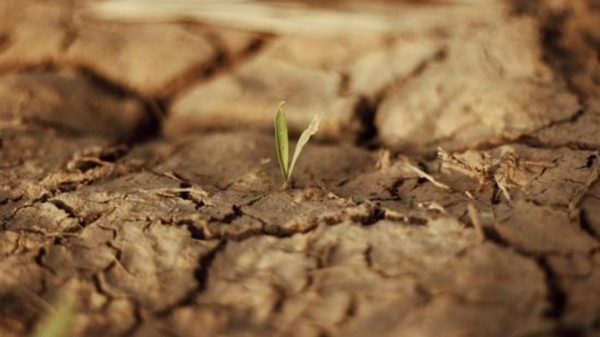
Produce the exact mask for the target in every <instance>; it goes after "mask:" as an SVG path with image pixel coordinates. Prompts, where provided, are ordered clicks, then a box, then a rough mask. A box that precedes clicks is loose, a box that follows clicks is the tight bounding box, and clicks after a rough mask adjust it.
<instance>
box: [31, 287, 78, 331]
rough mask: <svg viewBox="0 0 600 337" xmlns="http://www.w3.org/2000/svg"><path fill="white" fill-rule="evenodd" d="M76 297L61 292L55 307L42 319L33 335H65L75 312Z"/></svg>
mask: <svg viewBox="0 0 600 337" xmlns="http://www.w3.org/2000/svg"><path fill="white" fill-rule="evenodd" d="M75 306H76V298H75V295H74V294H72V293H70V292H65V293H63V294H62V296H61V298H60V300H59V303H58V304H57V306H56V308H55V309H54V310H53V311H52V312H50V313H49V314H48V315H47V316H46V317H44V318H43V319H42V321H41V322H40V324H39V325H38V326H37V327H36V329H35V332H34V334H33V337H66V336H68V333H69V328H70V325H71V321H72V320H73V315H74V314H75Z"/></svg>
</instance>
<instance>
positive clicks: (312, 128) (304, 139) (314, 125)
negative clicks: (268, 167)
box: [288, 115, 321, 177]
mask: <svg viewBox="0 0 600 337" xmlns="http://www.w3.org/2000/svg"><path fill="white" fill-rule="evenodd" d="M320 124H321V115H315V116H314V117H313V119H312V121H311V122H310V125H308V127H307V128H306V130H304V131H303V132H302V134H301V135H300V139H298V144H296V148H295V149H294V157H293V158H292V165H291V166H290V170H289V172H288V177H291V176H292V171H293V170H294V166H296V161H297V160H298V157H299V156H300V152H302V149H303V148H304V145H306V143H308V140H309V139H310V137H311V136H312V135H314V134H315V133H317V131H319V125H320Z"/></svg>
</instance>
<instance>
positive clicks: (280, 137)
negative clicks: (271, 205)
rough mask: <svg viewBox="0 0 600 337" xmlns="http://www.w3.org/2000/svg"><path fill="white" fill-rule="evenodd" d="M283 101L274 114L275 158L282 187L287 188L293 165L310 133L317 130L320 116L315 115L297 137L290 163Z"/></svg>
mask: <svg viewBox="0 0 600 337" xmlns="http://www.w3.org/2000/svg"><path fill="white" fill-rule="evenodd" d="M283 103H284V102H281V103H279V107H278V108H277V114H276V115H275V146H276V148H277V159H278V160H279V167H280V168H281V175H282V176H283V188H287V186H288V184H289V182H290V179H291V178H292V172H293V171H294V166H296V162H297V161H298V157H299V156H300V153H301V152H302V149H303V148H304V145H306V143H308V140H309V139H310V137H311V136H312V135H314V134H315V133H317V131H319V124H321V116H320V115H315V116H314V117H313V119H312V121H311V122H310V124H309V125H308V127H307V128H306V130H304V131H303V132H302V134H301V135H300V138H299V139H298V144H296V148H295V149H294V155H293V156H292V163H291V165H290V162H289V137H288V128H287V119H286V117H285V111H284V110H283Z"/></svg>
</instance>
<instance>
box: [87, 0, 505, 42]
mask: <svg viewBox="0 0 600 337" xmlns="http://www.w3.org/2000/svg"><path fill="white" fill-rule="evenodd" d="M415 3H419V4H420V5H416V4H415ZM449 5H452V6H449ZM482 5H485V6H486V7H488V8H489V7H497V6H498V4H497V2H494V1H491V0H421V1H415V0H406V1H309V0H304V1H299V0H296V1H293V0H288V1H283V0H280V1H265V0H262V1H261V0H254V1H249V0H221V1H214V0H109V1H103V2H99V3H95V4H93V5H91V10H90V11H91V12H92V13H93V14H94V15H96V16H98V17H101V18H104V19H108V20H122V21H163V22H170V21H188V22H189V21H199V22H202V23H206V24H212V25H218V26H226V27H231V28H235V29H241V30H247V31H256V32H264V33H270V34H285V35H289V34H291V35H297V34H299V35H316V36H323V35H348V34H352V35H357V34H387V33H401V32H407V31H414V30H420V29H421V28H422V26H423V23H425V24H427V25H433V26H435V25H437V24H440V23H442V22H444V23H446V24H452V16H451V15H440V11H439V9H441V8H444V12H448V11H449V10H451V11H456V12H457V13H455V14H456V16H457V17H465V16H473V15H477V7H481V6H482ZM415 10H417V11H418V12H419V15H418V16H415V15H414V11H415ZM415 18H418V19H415Z"/></svg>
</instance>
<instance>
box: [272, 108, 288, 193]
mask: <svg viewBox="0 0 600 337" xmlns="http://www.w3.org/2000/svg"><path fill="white" fill-rule="evenodd" d="M283 104H284V102H281V103H279V107H278V108H277V115H275V146H276V147H277V160H279V167H280V168H281V174H282V175H283V181H284V183H285V184H287V182H288V180H289V177H290V175H289V170H288V169H289V156H290V155H289V139H288V128H287V120H286V118H285V111H284V110H283Z"/></svg>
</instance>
